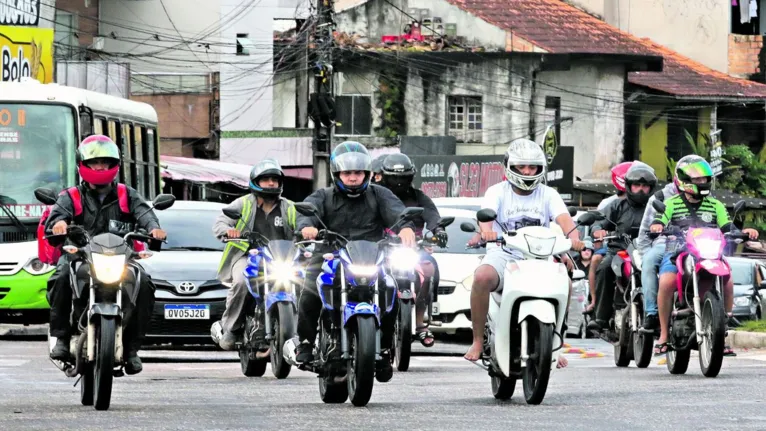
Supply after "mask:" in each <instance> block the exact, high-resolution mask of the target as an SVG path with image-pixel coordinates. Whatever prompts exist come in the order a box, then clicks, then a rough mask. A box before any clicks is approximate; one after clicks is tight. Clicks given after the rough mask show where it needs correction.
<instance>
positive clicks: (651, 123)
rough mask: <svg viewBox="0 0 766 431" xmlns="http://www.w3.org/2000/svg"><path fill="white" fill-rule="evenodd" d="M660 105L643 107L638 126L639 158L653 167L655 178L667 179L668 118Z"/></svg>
mask: <svg viewBox="0 0 766 431" xmlns="http://www.w3.org/2000/svg"><path fill="white" fill-rule="evenodd" d="M662 111H663V108H662V107H656V106H653V107H645V108H644V109H643V110H642V113H641V122H640V124H639V127H638V140H639V149H640V153H639V154H640V157H639V160H641V161H642V162H644V163H646V164H647V165H649V166H651V167H653V168H654V171H655V174H657V178H658V179H660V180H663V181H664V180H667V176H668V175H667V145H668V120H667V117H666V115H665V114H664V113H663V112H662Z"/></svg>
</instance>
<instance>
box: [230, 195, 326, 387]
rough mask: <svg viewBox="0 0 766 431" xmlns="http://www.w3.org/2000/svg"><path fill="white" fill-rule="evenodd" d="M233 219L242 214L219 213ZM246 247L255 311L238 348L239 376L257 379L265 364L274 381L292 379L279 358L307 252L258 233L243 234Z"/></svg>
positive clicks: (289, 333)
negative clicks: (268, 364)
mask: <svg viewBox="0 0 766 431" xmlns="http://www.w3.org/2000/svg"><path fill="white" fill-rule="evenodd" d="M223 211H224V214H226V216H227V217H230V218H233V219H235V220H237V219H239V218H240V217H241V215H240V214H239V213H238V212H236V211H230V210H228V209H225V210H223ZM243 239H244V240H245V241H247V242H248V243H249V247H248V257H247V267H246V268H245V277H246V280H247V288H248V291H249V292H250V295H251V296H252V297H253V299H254V300H255V306H254V307H253V308H252V310H248V313H247V315H246V318H245V333H244V340H243V342H242V344H241V345H240V346H239V349H238V350H239V361H240V365H241V367H242V374H244V375H245V376H248V377H261V376H263V374H264V373H265V372H266V363H267V362H271V371H272V373H273V374H274V376H275V377H276V378H278V379H284V378H286V377H287V376H288V375H289V374H290V370H291V368H292V366H291V364H290V363H289V362H287V361H286V360H285V358H284V355H283V354H282V347H283V346H284V345H285V342H286V341H287V340H290V339H291V338H293V337H294V336H295V331H296V322H297V310H298V309H297V299H296V298H297V293H298V292H297V289H296V286H298V287H300V286H302V285H303V279H304V278H305V271H304V269H303V267H302V265H301V259H302V258H304V257H310V256H311V253H310V252H308V251H304V250H302V249H301V248H300V247H299V246H298V245H297V244H295V243H294V242H293V241H290V240H268V239H267V238H266V237H264V236H263V235H261V234H259V233H257V232H249V233H242V238H240V239H227V240H225V241H242V240H243Z"/></svg>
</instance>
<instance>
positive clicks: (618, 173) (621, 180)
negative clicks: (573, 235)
mask: <svg viewBox="0 0 766 431" xmlns="http://www.w3.org/2000/svg"><path fill="white" fill-rule="evenodd" d="M632 165H633V162H622V163H620V164H618V165H616V166H615V167H613V168H612V185H614V188H616V189H617V193H616V194H614V195H612V196H609V197H608V198H605V199H603V200H602V201H601V202H600V203H599V204H598V207H597V208H596V210H597V211H601V210H603V209H604V208H606V207H607V206H608V205H609V204H610V203H612V202H614V201H616V200H618V199H625V197H626V196H627V195H626V194H625V174H627V173H628V169H630V167H631V166H632ZM593 245H594V246H595V247H596V248H595V251H594V252H593V258H592V262H591V265H590V269H589V271H588V288H589V289H590V297H591V302H590V304H588V306H587V307H585V311H584V312H585V313H592V312H593V310H595V309H596V269H598V266H599V264H600V263H601V260H602V259H603V258H604V256H605V255H606V251H607V247H606V245H605V244H603V243H602V242H601V241H595V242H594V244H593Z"/></svg>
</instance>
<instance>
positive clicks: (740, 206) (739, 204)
mask: <svg viewBox="0 0 766 431" xmlns="http://www.w3.org/2000/svg"><path fill="white" fill-rule="evenodd" d="M746 207H747V202H745V201H743V200H742V201H739V202H737V203H736V204H734V215H733V216H732V218H735V217H737V214H739V213H741V212H742V210H744V209H745V208H746Z"/></svg>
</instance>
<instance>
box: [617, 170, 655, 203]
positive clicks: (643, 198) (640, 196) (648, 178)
mask: <svg viewBox="0 0 766 431" xmlns="http://www.w3.org/2000/svg"><path fill="white" fill-rule="evenodd" d="M633 184H645V185H648V186H649V192H648V193H643V192H639V193H633V191H632V190H631V186H632V185H633ZM656 186H657V175H655V174H654V169H653V168H652V167H651V166H649V165H647V164H646V163H643V162H638V161H636V162H633V165H631V167H630V169H628V172H627V173H626V174H625V191H626V192H627V194H628V201H630V203H631V204H633V205H634V206H646V203H647V202H649V197H650V196H651V195H652V193H653V192H654V188H655V187H656Z"/></svg>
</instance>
